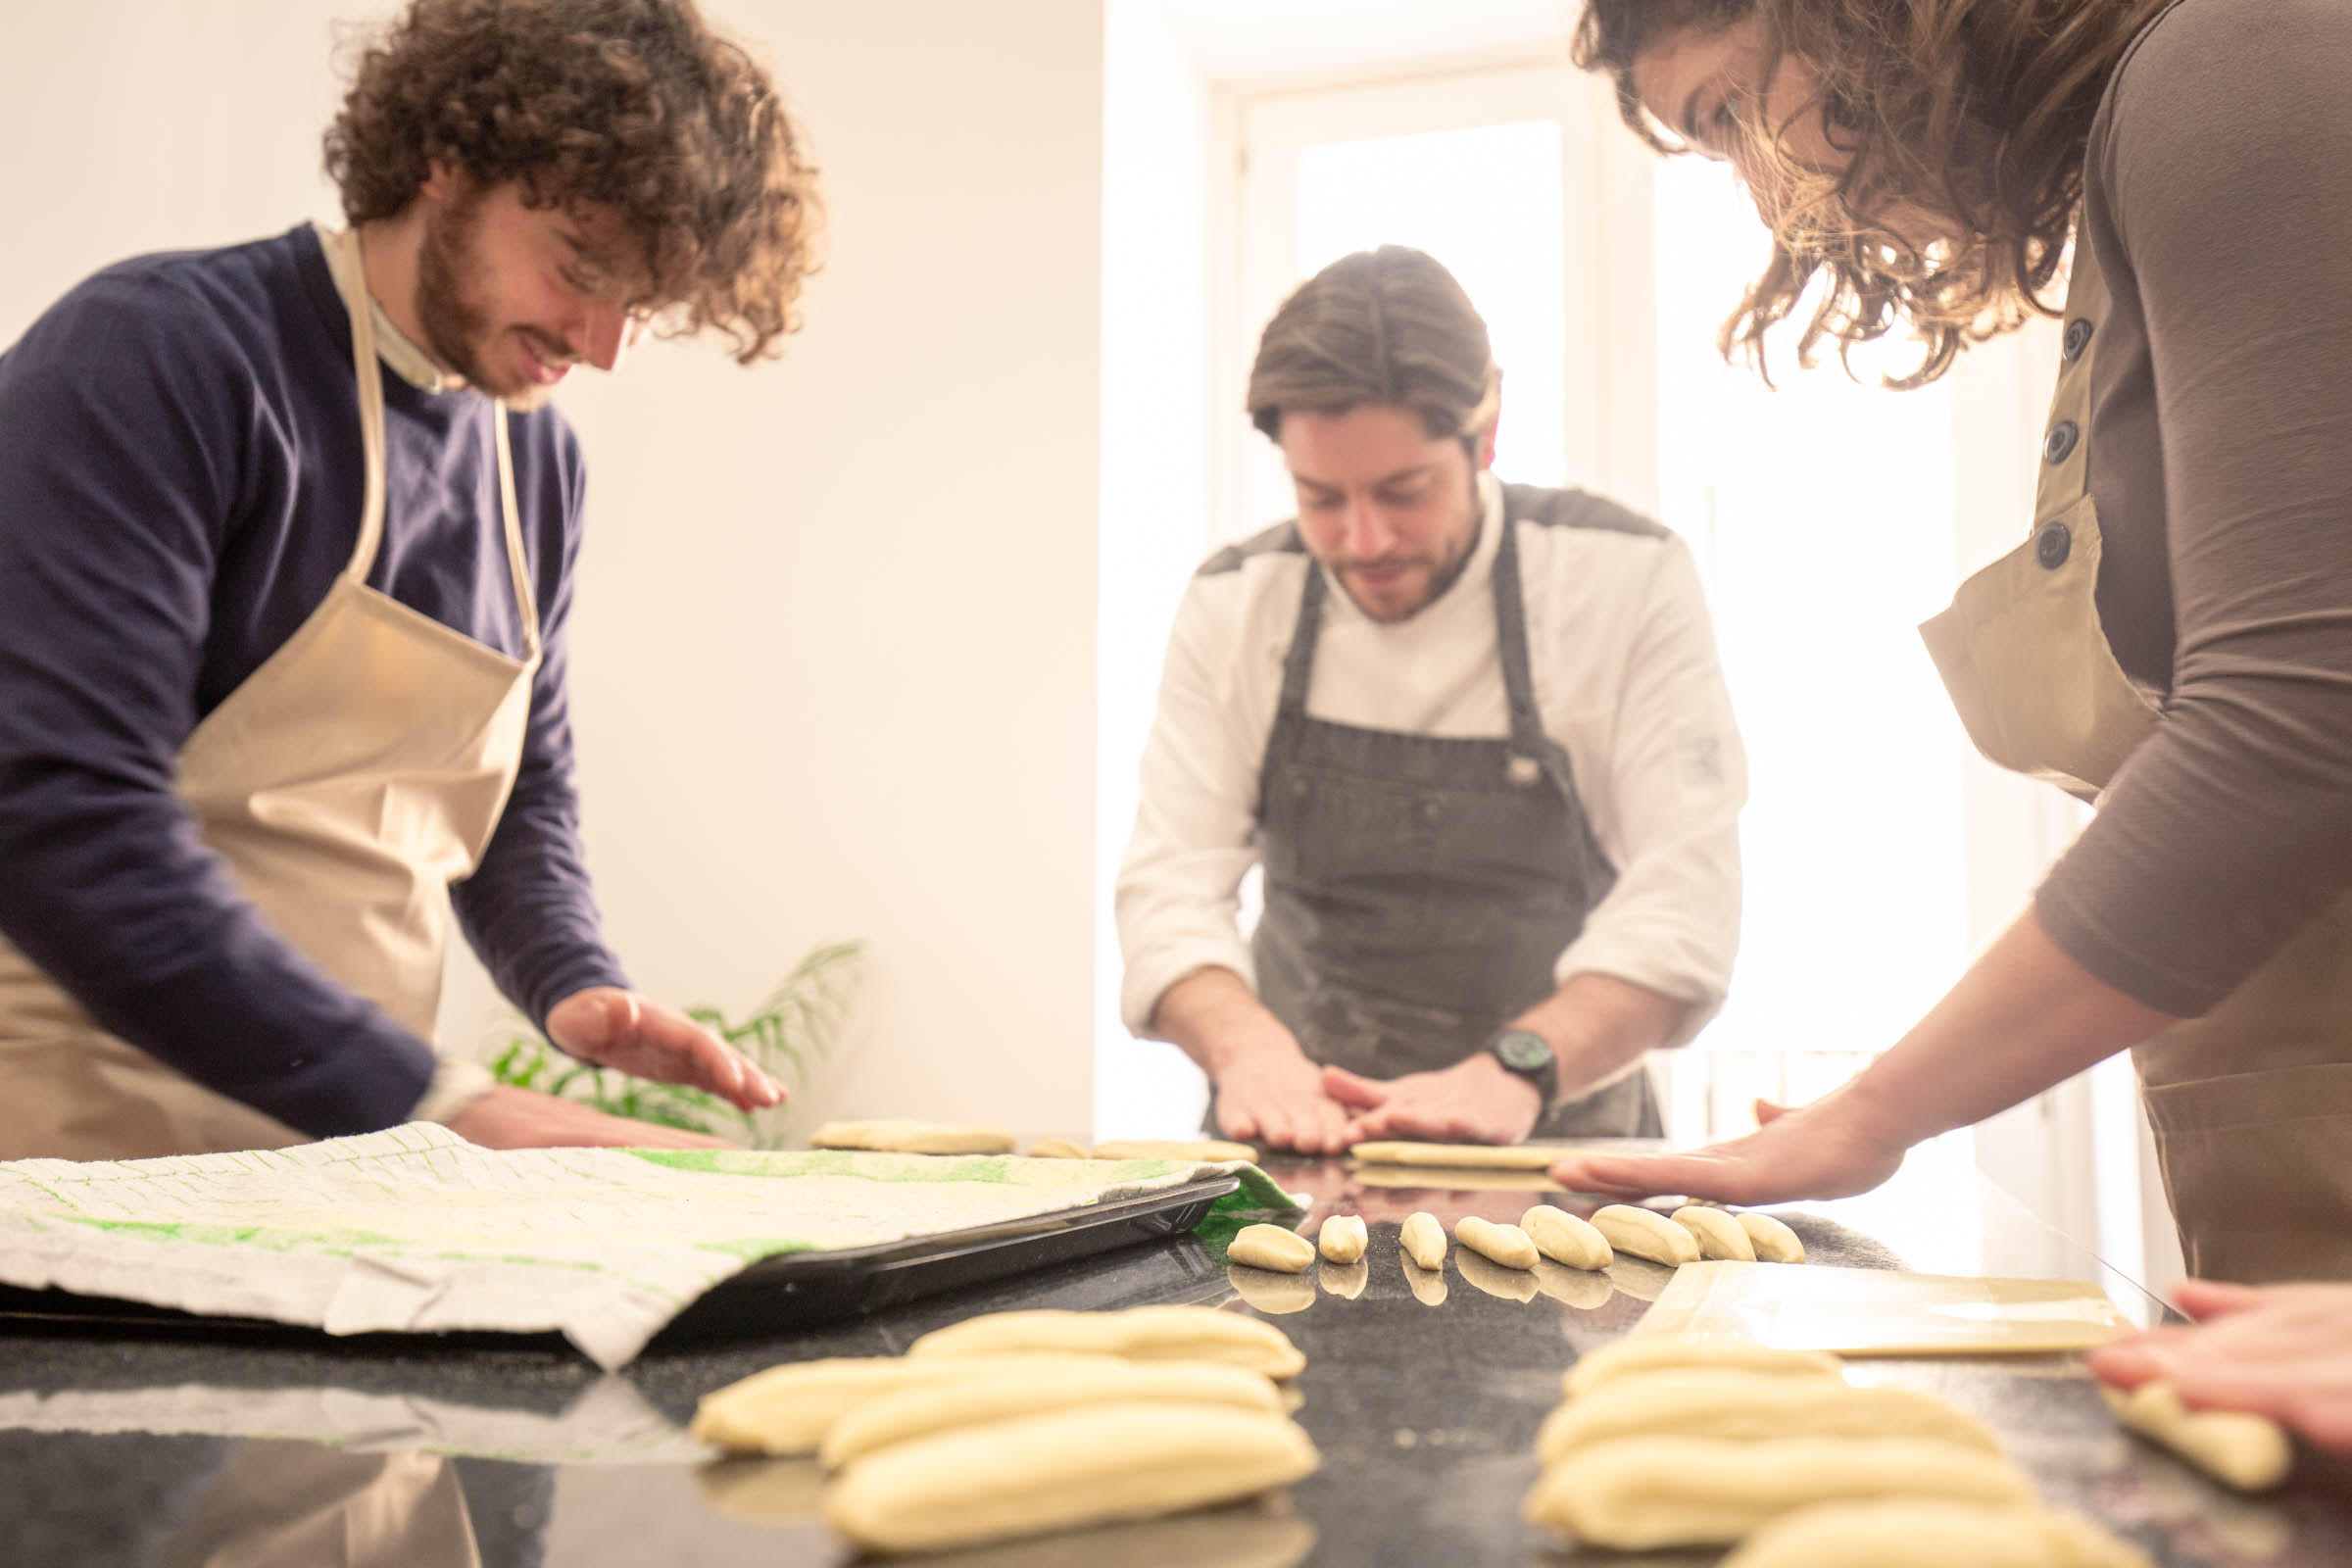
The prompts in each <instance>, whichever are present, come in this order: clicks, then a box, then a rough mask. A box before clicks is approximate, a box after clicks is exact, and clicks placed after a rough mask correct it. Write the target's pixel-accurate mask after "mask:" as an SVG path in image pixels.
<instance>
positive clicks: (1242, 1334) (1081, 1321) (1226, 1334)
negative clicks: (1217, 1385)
mask: <svg viewBox="0 0 2352 1568" xmlns="http://www.w3.org/2000/svg"><path fill="white" fill-rule="evenodd" d="M1022 1350H1032V1351H1034V1350H1062V1351H1080V1352H1094V1353H1097V1354H1105V1355H1123V1356H1125V1357H1127V1358H1128V1359H1129V1360H1133V1361H1222V1362H1224V1363H1225V1364H1226V1365H1228V1366H1241V1367H1248V1368H1249V1369H1250V1371H1252V1372H1262V1373H1264V1374H1265V1375H1266V1376H1267V1377H1270V1378H1290V1377H1297V1376H1298V1375H1299V1369H1300V1368H1302V1367H1304V1366H1305V1365H1306V1357H1305V1356H1303V1355H1300V1354H1299V1348H1298V1347H1297V1346H1295V1345H1293V1344H1292V1343H1291V1342H1290V1340H1289V1339H1288V1338H1287V1337H1286V1336H1285V1335H1284V1334H1283V1332H1282V1330H1280V1329H1278V1328H1276V1327H1275V1326H1274V1325H1273V1324H1271V1323H1266V1322H1263V1321H1261V1320H1259V1319H1257V1318H1253V1317H1250V1316H1249V1315H1247V1314H1245V1313H1241V1312H1221V1311H1219V1310H1217V1309H1216V1308H1215V1307H1213V1306H1131V1307H1127V1308H1125V1309H1124V1310H1121V1311H1115V1312H1073V1311H1064V1310H1059V1309H1054V1308H1039V1309H1035V1310H1031V1311H1025V1312H992V1313H989V1314H987V1315H986V1316H982V1317H972V1318H966V1319H964V1320H963V1321H962V1322H960V1323H952V1324H950V1325H949V1326H948V1327H946V1328H944V1329H933V1330H932V1331H931V1332H930V1333H928V1334H926V1335H924V1336H923V1337H922V1338H920V1339H918V1340H916V1341H915V1342H914V1343H913V1344H912V1345H909V1346H908V1347H907V1357H908V1359H910V1360H921V1359H926V1358H930V1357H935V1356H961V1355H991V1354H998V1355H1001V1354H1005V1353H1006V1352H1017V1351H1022Z"/></svg>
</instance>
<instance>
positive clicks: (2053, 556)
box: [2034, 522, 2075, 571]
mask: <svg viewBox="0 0 2352 1568" xmlns="http://www.w3.org/2000/svg"><path fill="white" fill-rule="evenodd" d="M2074 552H2075V536H2074V534H2073V532H2072V531H2071V530H2069V529H2068V527H2067V526H2066V524H2065V523H2063V522H2052V523H2046V524H2044V525H2043V527H2042V530H2041V532H2039V533H2037V534H2035V535H2034V560H2035V561H2038V562H2040V563H2041V566H2042V569H2043V570H2044V571H2056V570H2057V569H2058V568H2059V567H2060V566H2063V565H2065V564H2066V558H2067V557H2068V556H2071V555H2073V554H2074Z"/></svg>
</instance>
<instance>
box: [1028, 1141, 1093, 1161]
mask: <svg viewBox="0 0 2352 1568" xmlns="http://www.w3.org/2000/svg"><path fill="white" fill-rule="evenodd" d="M1029 1157H1030V1158H1031V1159H1084V1158H1086V1151H1085V1150H1083V1149H1081V1148H1079V1147H1078V1146H1077V1145H1076V1144H1073V1143H1071V1142H1070V1141H1069V1140H1068V1139H1067V1138H1040V1139H1039V1140H1038V1141H1037V1142H1036V1143H1034V1144H1031V1145H1030V1146H1029Z"/></svg>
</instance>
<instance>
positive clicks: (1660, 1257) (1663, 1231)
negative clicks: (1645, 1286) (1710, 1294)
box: [1593, 1203, 1698, 1268]
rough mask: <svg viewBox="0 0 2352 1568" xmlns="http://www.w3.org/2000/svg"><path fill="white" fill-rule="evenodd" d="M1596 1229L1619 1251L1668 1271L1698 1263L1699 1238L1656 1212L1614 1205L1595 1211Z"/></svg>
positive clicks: (1594, 1222)
mask: <svg viewBox="0 0 2352 1568" xmlns="http://www.w3.org/2000/svg"><path fill="white" fill-rule="evenodd" d="M1593 1229H1594V1230H1596V1231H1598V1232H1600V1234H1601V1236H1602V1237H1603V1238H1605V1239H1606V1240H1607V1242H1608V1244H1609V1246H1610V1247H1611V1248H1612V1249H1614V1250H1617V1251H1620V1252H1630V1253H1632V1254H1633V1255H1634V1256H1636V1257H1646V1258H1648V1259H1649V1260H1650V1261H1651V1262H1653V1263H1663V1264H1665V1265H1666V1266H1667V1267H1668V1268H1676V1267H1679V1266H1681V1265H1682V1264H1685V1263H1695V1262H1697V1261H1698V1238H1696V1237H1695V1236H1692V1235H1691V1233H1690V1232H1689V1231H1687V1230H1685V1229H1683V1227H1681V1226H1680V1225H1677V1224H1676V1223H1675V1222H1674V1221H1672V1220H1670V1219H1668V1218H1667V1217H1666V1216H1665V1215H1663V1214H1660V1213H1658V1212H1657V1211H1656V1210H1654V1209H1647V1208H1636V1207H1634V1206H1633V1205H1632V1204H1631V1203H1611V1204H1609V1205H1608V1206H1607V1207H1605V1208H1601V1209H1597V1210H1595V1211H1594V1212H1593Z"/></svg>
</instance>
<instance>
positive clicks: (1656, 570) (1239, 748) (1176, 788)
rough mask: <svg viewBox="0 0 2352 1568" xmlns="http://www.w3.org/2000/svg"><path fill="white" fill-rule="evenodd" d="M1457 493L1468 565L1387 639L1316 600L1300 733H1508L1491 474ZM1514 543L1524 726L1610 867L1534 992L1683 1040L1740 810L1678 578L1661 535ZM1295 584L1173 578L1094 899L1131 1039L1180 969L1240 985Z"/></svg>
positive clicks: (1708, 637)
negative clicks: (1110, 868) (1589, 993)
mask: <svg viewBox="0 0 2352 1568" xmlns="http://www.w3.org/2000/svg"><path fill="white" fill-rule="evenodd" d="M1478 482H1479V492H1480V495H1481V497H1482V498H1483V500H1484V502H1485V515H1484V516H1483V518H1482V520H1481V523H1480V528H1479V536H1478V542H1477V544H1476V545H1475V546H1474V547H1473V549H1472V552H1471V556H1470V560H1469V562H1468V564H1466V565H1465V566H1464V567H1463V569H1462V572H1461V575H1460V576H1458V577H1457V578H1455V579H1454V581H1453V582H1452V584H1451V585H1449V586H1448V587H1447V588H1446V591H1445V592H1444V593H1443V594H1441V595H1439V596H1438V598H1437V599H1435V600H1434V601H1432V602H1431V603H1430V604H1429V605H1427V606H1425V607H1423V608H1422V609H1421V610H1420V611H1419V612H1417V613H1415V614H1413V615H1412V616H1411V617H1410V618H1409V619H1406V620H1403V621H1398V622H1394V623H1383V622H1380V621H1376V620H1373V619H1372V618H1371V617H1369V616H1367V615H1366V614H1365V613H1363V612H1362V611H1361V610H1359V609H1358V608H1357V607H1356V604H1355V601H1354V600H1352V599H1350V598H1349V597H1348V593H1347V590H1346V589H1345V588H1343V587H1342V586H1341V585H1340V583H1339V581H1338V580H1337V579H1336V578H1333V579H1331V580H1330V581H1328V582H1327V584H1326V587H1327V588H1328V590H1329V592H1328V593H1327V594H1326V596H1325V599H1324V605H1323V626H1322V636H1321V638H1320V640H1319V641H1318V643H1317V645H1316V648H1315V665H1314V678H1313V681H1312V683H1311V684H1310V686H1309V688H1308V691H1307V701H1306V711H1307V713H1308V715H1309V716H1310V717H1314V718H1320V719H1326V720H1329V721H1331V722H1333V723H1340V724H1351V725H1356V726H1359V727H1363V728H1369V729H1386V730H1396V731H1402V732H1404V733H1407V734H1415V735H1438V736H1451V737H1462V738H1470V739H1495V738H1501V737H1504V736H1507V735H1508V734H1509V733H1510V721H1509V709H1508V706H1507V704H1506V701H1505V698H1504V695H1503V689H1502V663H1501V659H1500V656H1499V654H1498V653H1497V647H1496V641H1495V600H1494V592H1493V577H1494V568H1495V546H1496V544H1497V542H1498V541H1499V539H1500V538H1501V529H1502V515H1503V509H1502V486H1501V485H1500V484H1499V483H1498V482H1497V481H1496V480H1495V476H1494V475H1493V474H1492V473H1481V474H1480V475H1479V481H1478ZM1628 516H1630V514H1628ZM1514 526H1516V527H1517V529H1518V546H1519V573H1520V581H1521V591H1522V595H1523V597H1524V600H1525V603H1526V608H1527V636H1528V657H1529V662H1530V664H1531V666H1532V670H1533V674H1534V680H1535V696H1536V708H1537V711H1538V712H1539V713H1540V714H1541V716H1542V718H1543V723H1544V733H1545V734H1547V735H1548V736H1550V737H1551V739H1552V740H1554V741H1556V742H1558V743H1559V745H1560V746H1562V747H1563V748H1565V749H1566V751H1567V753H1568V759H1569V762H1570V765H1571V767H1572V768H1573V770H1574V776H1575V780H1576V787H1577V793H1578V796H1579V797H1580V799H1581V801H1582V803H1583V806H1584V809H1585V813H1586V815H1587V817H1588V818H1590V820H1591V822H1592V825H1593V833H1594V835H1595V836H1596V837H1597V838H1598V840H1599V842H1600V847H1601V850H1602V852H1603V853H1604V854H1605V855H1606V856H1607V857H1608V859H1609V863H1610V864H1611V865H1612V866H1614V867H1615V868H1616V870H1617V882H1616V885H1615V886H1614V887H1613V888H1611V889H1610V891H1609V894H1608V896H1607V897H1606V898H1604V899H1603V900H1602V901H1601V902H1600V904H1599V906H1598V907H1596V908H1594V909H1593V913H1592V915H1591V916H1590V917H1589V918H1588V919H1587V920H1586V922H1585V928H1584V930H1583V931H1582V932H1581V933H1580V934H1579V935H1578V936H1577V938H1576V940H1575V941H1574V942H1572V943H1570V944H1569V945H1568V947H1567V949H1566V951H1564V952H1563V953H1561V955H1560V957H1559V961H1558V963H1557V964H1556V965H1555V966H1554V970H1553V972H1554V974H1555V975H1556V976H1557V978H1558V979H1560V980H1561V981H1565V980H1567V979H1568V978H1569V977H1570V976H1572V975H1576V974H1582V973H1598V974H1611V975H1616V976H1618V977H1619V978H1621V979H1625V980H1630V981H1632V982H1634V983H1635V984H1637V985H1642V986H1646V987H1647V988H1649V989H1650V990H1652V991H1656V992H1658V993H1660V994H1662V995H1664V996H1667V997H1671V998H1674V999H1675V1000H1677V1001H1680V1002H1685V1003H1689V1004H1691V1005H1692V1006H1691V1016H1690V1019H1689V1021H1688V1023H1687V1025H1686V1027H1685V1029H1684V1031H1683V1038H1684V1039H1688V1038H1689V1036H1690V1035H1691V1034H1693V1033H1695V1032H1696V1031H1697V1028H1698V1026H1699V1025H1700V1024H1701V1023H1703V1022H1704V1021H1705V1020H1706V1018H1707V1017H1709V1016H1711V1015H1712V1014H1713V1012H1714V1011H1715V1009H1716V1008H1717V1007H1719V1006H1720V1005H1721V1004H1722V1001H1723V996H1724V992H1725V990H1726V988H1727V987H1728V985H1729V984H1730V980H1731V970H1732V955H1733V952H1734V950H1735V949H1736V948H1737V947H1738V946H1739V939H1740V842H1739V813H1740V806H1741V805H1742V804H1744V802H1745V801H1746V798H1747V760H1746V754H1745V753H1744V752H1743V751H1742V750H1741V748H1740V735H1739V730H1738V728H1737V727H1736V726H1735V724H1734V722H1733V719H1732V708H1731V699H1730V696H1729V694H1728V693H1727V692H1726V691H1725V689H1724V683H1723V673H1722V670H1721V668H1720V666H1719V665H1718V663H1717V662H1716V657H1715V636H1714V630H1713V627H1712V626H1711V625H1710V624H1709V621H1708V618H1707V608H1706V600H1705V597H1704V595H1703V594H1702V593H1701V591H1700V588H1699V582H1698V574H1697V571H1696V570H1695V568H1694V567H1693V565H1692V563H1691V553H1690V550H1689V549H1688V548H1687V547H1686V546H1685V545H1684V543H1683V542H1682V540H1681V539H1680V538H1679V537H1677V536H1675V535H1673V534H1662V535H1660V534H1651V533H1647V532H1631V531H1619V530H1616V529H1610V528H1595V527H1576V526H1564V525H1554V524H1546V523H1542V522H1535V521H1522V522H1519V523H1517V524H1515V525H1514ZM1309 569H1313V570H1322V568H1321V567H1320V566H1317V565H1315V564H1314V561H1313V558H1312V557H1310V556H1307V555H1305V554H1303V553H1301V552H1298V551H1279V550H1269V551H1262V552H1255V553H1250V554H1248V555H1246V556H1245V558H1244V560H1243V562H1242V564H1241V565H1240V566H1239V567H1237V568H1234V569H1227V570H1216V571H1205V572H1203V573H1202V574H1201V575H1199V576H1196V577H1195V578H1194V579H1193V582H1192V585H1191V587H1190V588H1189V589H1187V591H1186V593H1185V596H1184V602H1183V604H1182V605H1181V606H1180V607H1179V608H1178V610H1177V613H1176V624H1175V629H1174V632H1173V634H1172V635H1171V636H1170V638H1169V642H1168V660H1167V665H1166V668H1165V671H1164V672H1163V674H1162V677H1161V681H1160V693H1159V711H1158V714H1157V716H1156V717H1155V718H1154V719H1153V721H1152V734H1151V738H1150V740H1149V741H1148V742H1147V743H1146V745H1145V748H1144V760H1143V781H1142V782H1143V793H1142V803H1141V805H1140V807H1139V809H1138V810H1137V812H1136V822H1135V834H1134V837H1133V838H1132V839H1131V840H1130V841H1129V843H1128V847H1127V855H1126V858H1125V859H1124V860H1123V861H1122V862H1121V864H1120V867H1119V880H1118V888H1117V895H1116V901H1115V902H1116V910H1117V916H1118V926H1119V947H1120V950H1121V952H1122V954H1123V956H1124V957H1125V960H1126V975H1125V979H1124V981H1123V983H1122V984H1121V987H1120V999H1119V1003H1120V1009H1119V1010H1120V1014H1121V1016H1122V1017H1123V1018H1124V1019H1125V1021H1126V1024H1127V1027H1128V1028H1129V1029H1131V1030H1133V1031H1135V1032H1136V1033H1138V1034H1142V1033H1144V1032H1145V1030H1146V1026H1147V1024H1148V1023H1149V1021H1150V1019H1151V1016H1152V1009H1153V1008H1154V1007H1155V1006H1157V1005H1158V1004H1159V999H1160V997H1161V995H1162V994H1163V993H1165V992H1166V990H1167V989H1168V987H1170V986H1171V985H1174V984H1175V983H1176V982H1177V981H1179V980H1181V979H1183V978H1184V977H1185V976H1186V975H1188V974H1191V973H1193V972H1194V971H1195V970H1198V969H1202V968H1206V967H1209V966H1211V965H1217V966H1221V967H1224V968H1227V969H1231V970H1233V971H1234V972H1235V973H1237V974H1239V975H1241V976H1242V977H1243V979H1245V980H1247V981H1250V982H1251V983H1252V984H1254V983H1255V976H1254V970H1253V966H1252V964H1251V962H1250V948H1249V944H1248V943H1247V942H1246V941H1245V940H1244V938H1243V935H1242V932H1241V930H1240V928H1239V925H1238V923H1237V921H1238V915H1239V911H1240V907H1241V899H1240V889H1241V883H1242V878H1243V876H1244V874H1245V873H1247V872H1248V871H1249V869H1250V866H1251V865H1253V864H1255V863H1256V861H1257V859H1258V849H1257V842H1256V812H1257V798H1258V773H1259V769H1260V768H1261V767H1262V765H1263V763H1264V760H1265V753H1266V742H1267V738H1268V736H1269V735H1270V734H1271V733H1272V730H1273V727H1274V716H1275V711H1276V709H1277V708H1278V707H1279V705H1280V702H1281V697H1282V669H1283V659H1284V656H1285V655H1286V654H1287V653H1288V652H1289V650H1290V646H1291V638H1292V634H1293V633H1294V632H1295V631H1296V630H1297V628H1298V624H1299V594H1300V592H1301V590H1302V589H1303V587H1304V585H1305V573H1306V572H1307V571H1308V570H1309ZM1675 1043H1677V1044H1679V1043H1680V1041H1677V1042H1675Z"/></svg>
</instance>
